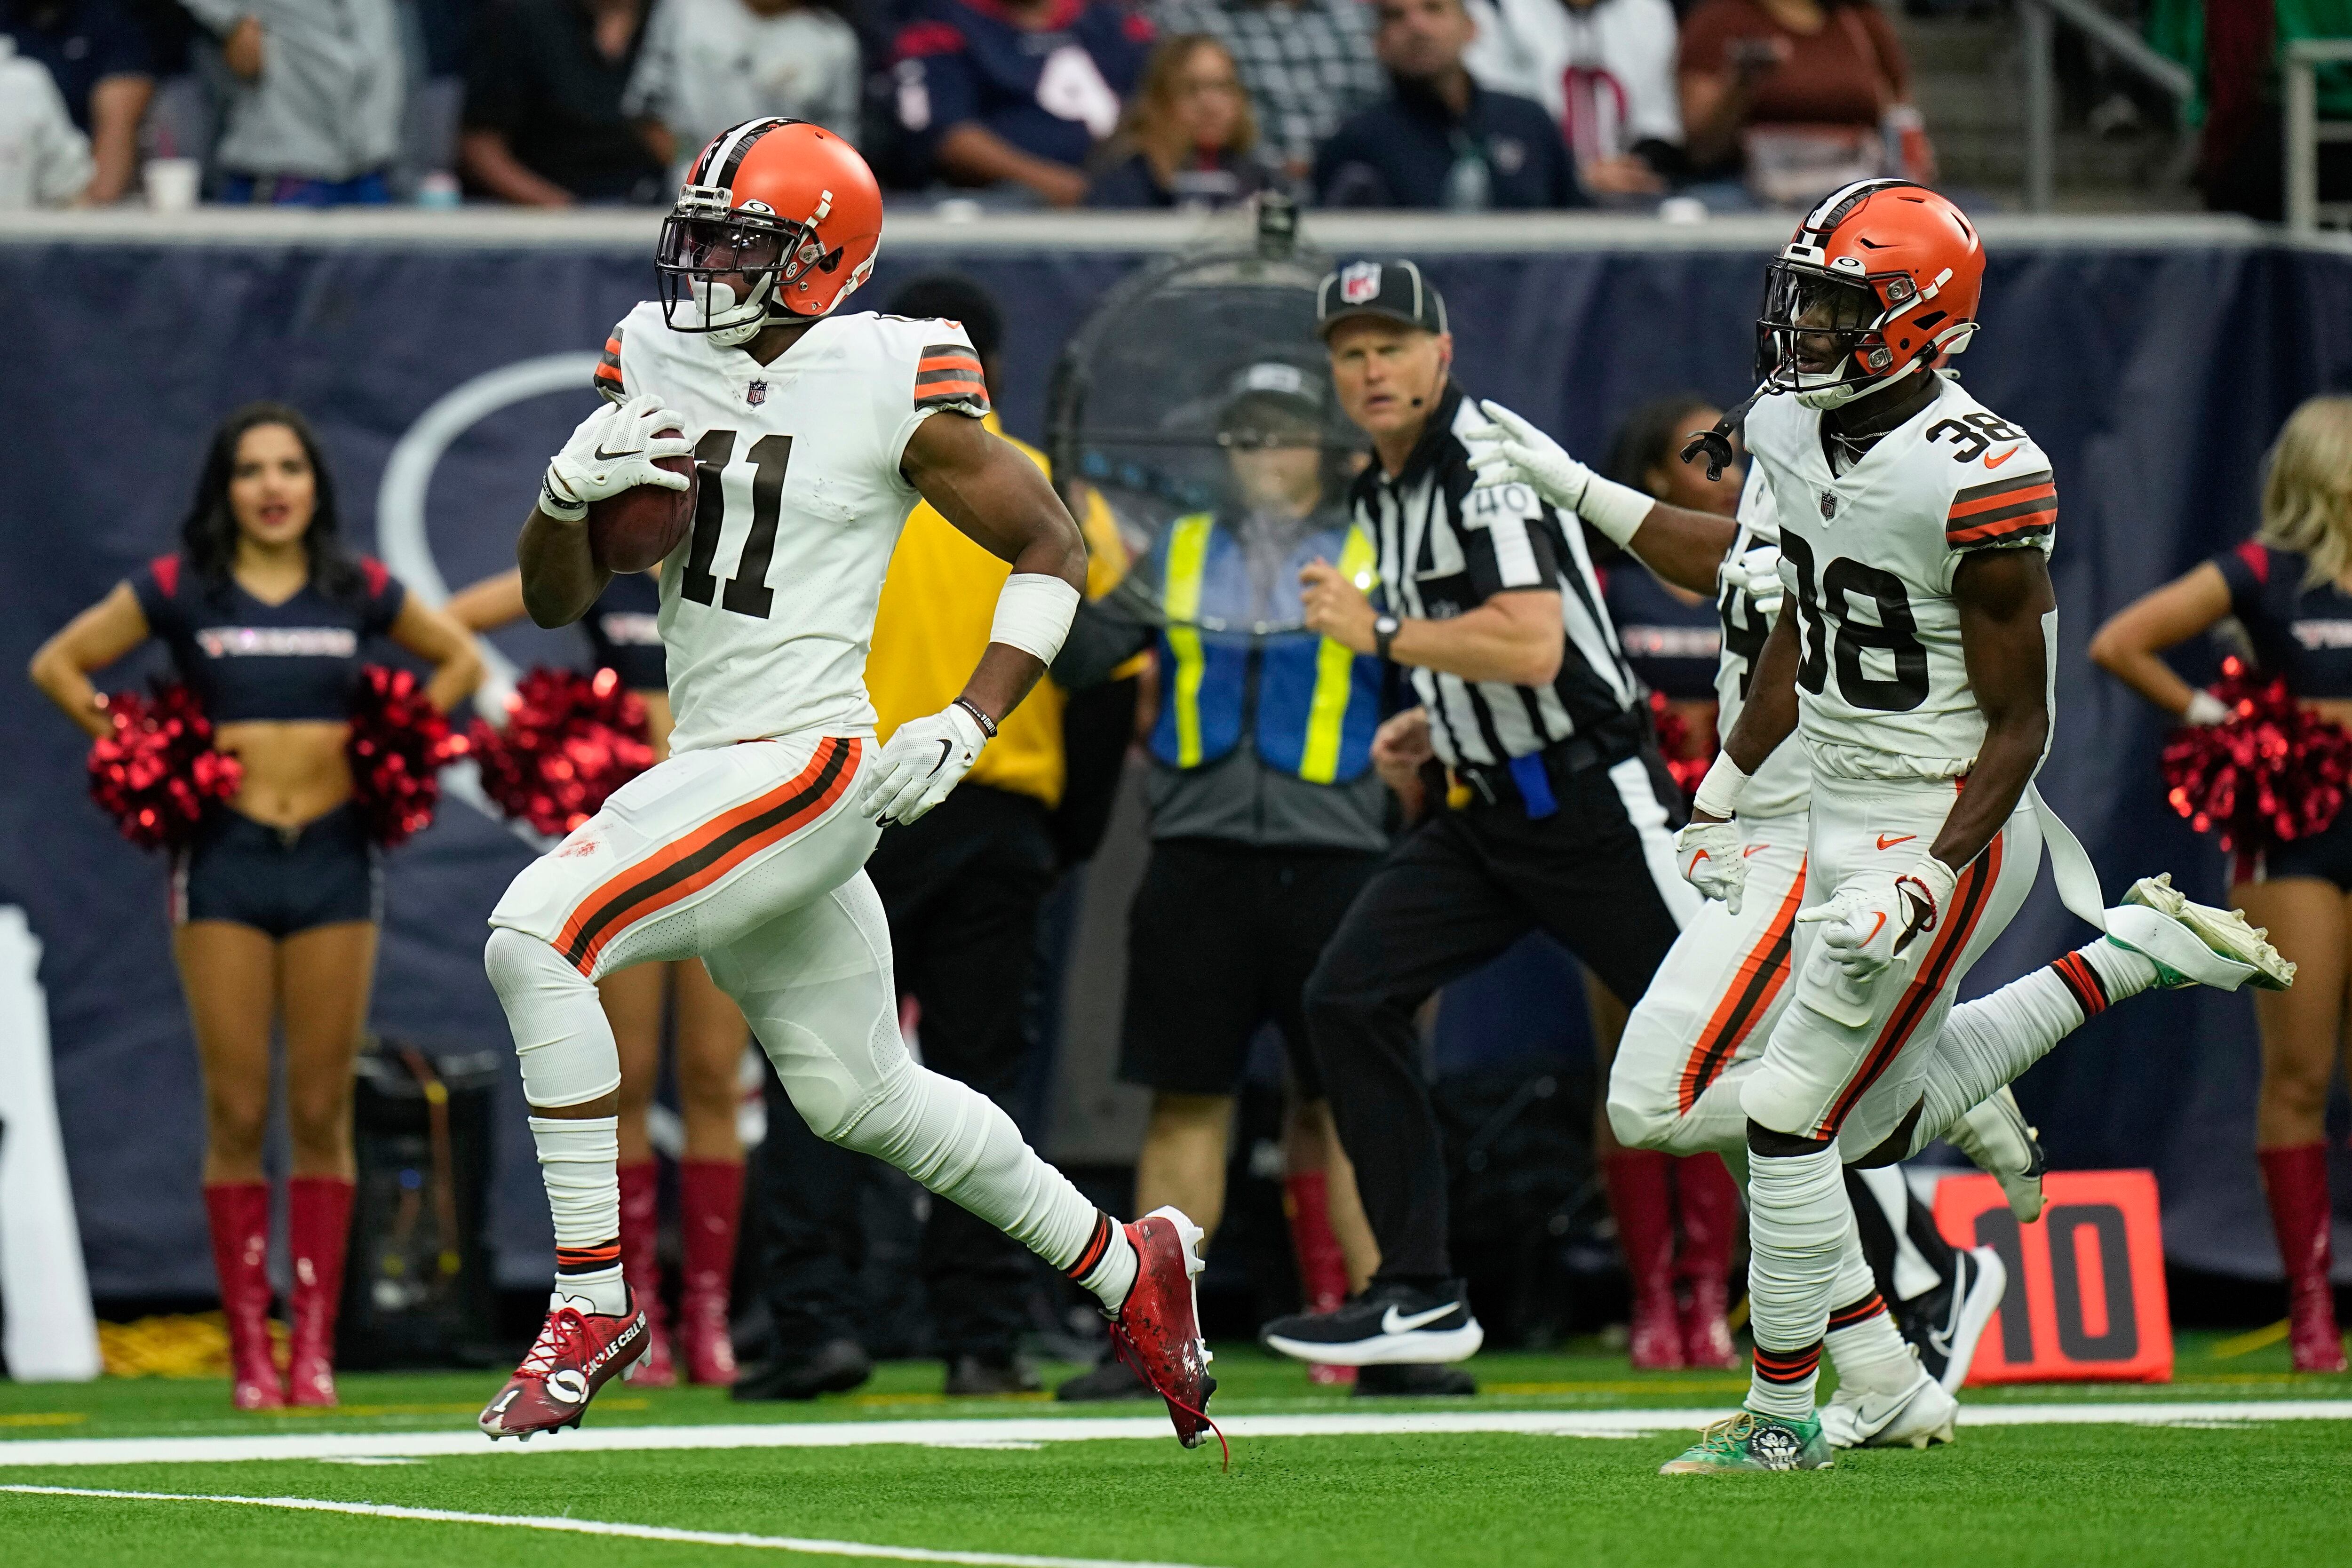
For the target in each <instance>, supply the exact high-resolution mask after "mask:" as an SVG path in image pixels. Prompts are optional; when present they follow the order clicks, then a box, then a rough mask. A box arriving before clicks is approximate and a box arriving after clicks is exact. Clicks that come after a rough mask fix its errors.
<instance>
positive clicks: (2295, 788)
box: [2164, 658, 2352, 853]
mask: <svg viewBox="0 0 2352 1568" xmlns="http://www.w3.org/2000/svg"><path fill="white" fill-rule="evenodd" d="M2212 692H2213V695H2214V696H2215V697H2216V698H2218V699H2220V700H2221V702H2222V703H2224V704H2225V705H2226V706H2227V707H2228V708H2229V709H2230V718H2229V719H2228V720H2227V721H2225V722H2223V723H2220V724H2213V725H2205V726H2190V727H2189V728H2185V729H2180V730H2175V731H2173V732H2172V734H2171V736H2170V738H2168V740H2167V741H2166V742H2165V743H2164V798H2165V799H2166V800H2168V801H2169V802H2170V803H2171V804H2172V809H2173V810H2175V811H2177V812H2179V814H2180V815H2181V816H2185V817H2187V818H2188V819H2189V826H2192V827H2194V828H2196V829H2197V831H2198V832H2200V833H2212V832H2217V831H2218V832H2219V834H2220V836H2221V847H2222V848H2224V849H2235V850H2242V851H2245V852H2249V853H2251V852H2252V851H2256V850H2259V849H2261V848H2263V847H2264V846H2266V845H2271V844H2284V843H2288V842H2291V841H2293V840H2294V839H2298V838H2309V837H2312V836H2313V835H2315V834H2318V833H2325V832H2326V830H2327V828H2328V826H2330V825H2331V824H2332V823H2334V822H2335V820H2336V813H2337V812H2338V811H2339V810H2341V809H2342V808H2343V805H2344V791H2345V787H2346V782H2347V778H2348V777H2352V735H2347V733H2346V732H2345V731H2344V729H2343V728H2342V726H2340V725H2337V724H2333V723H2330V722H2329V721H2326V720H2325V719H2322V718H2321V717H2319V715H2317V714H2316V713H2314V712H2312V711H2311V710H2309V709H2307V708H2305V707H2303V706H2301V705H2300V704H2298V703H2297V702H2296V701H2295V700H2294V698H2293V697H2291V696H2289V695H2288V693H2287V689H2286V682H2285V681H2284V680H2283V679H2280V680H2268V681H2265V680H2263V679H2260V678H2259V677H2257V676H2255V675H2253V674H2252V672H2250V671H2249V670H2248V669H2247V668H2246V667H2245V664H2244V662H2243V661H2242V660H2240V659H2237V658H2226V659H2223V660H2222V661H2221V681H2220V682H2219V683H2218V684H2217V685H2215V686H2214V687H2213V688H2212Z"/></svg>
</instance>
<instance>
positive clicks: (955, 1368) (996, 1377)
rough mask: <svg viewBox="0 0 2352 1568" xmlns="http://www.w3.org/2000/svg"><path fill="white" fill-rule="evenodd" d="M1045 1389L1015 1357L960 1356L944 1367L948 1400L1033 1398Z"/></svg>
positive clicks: (1025, 1364)
mask: <svg viewBox="0 0 2352 1568" xmlns="http://www.w3.org/2000/svg"><path fill="white" fill-rule="evenodd" d="M1044 1387H1045V1382H1044V1380H1043V1379H1041V1378H1039V1377H1038V1375H1037V1369H1036V1368H1035V1367H1034V1366H1031V1365H1030V1364H1029V1363H1027V1362H1025V1361H1023V1360H1022V1359H1021V1358H1020V1357H1019V1356H1013V1355H1007V1356H992V1355H960V1356H957V1357H956V1358H955V1359H954V1360H953V1361H950V1362H949V1363H948V1389H947V1391H948V1396H949V1397H950V1398H957V1399H960V1398H963V1397H965V1396H967V1395H971V1394H1035V1393H1037V1392H1038V1391H1040V1390H1041V1389H1043V1388H1044Z"/></svg>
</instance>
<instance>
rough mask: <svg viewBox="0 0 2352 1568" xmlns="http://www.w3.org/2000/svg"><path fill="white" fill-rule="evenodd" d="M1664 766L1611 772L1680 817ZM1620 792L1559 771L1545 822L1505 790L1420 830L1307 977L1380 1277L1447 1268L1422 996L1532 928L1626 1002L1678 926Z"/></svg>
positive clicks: (1602, 773)
mask: <svg viewBox="0 0 2352 1568" xmlns="http://www.w3.org/2000/svg"><path fill="white" fill-rule="evenodd" d="M1643 762H1644V763H1652V762H1654V758H1644V759H1643ZM1636 773H1638V774H1639V775H1640V777H1639V782H1638V783H1636V782H1635V778H1634V775H1635V774H1636ZM1663 773H1664V768H1663V765H1659V766H1643V767H1640V768H1638V769H1637V768H1621V769H1620V771H1619V776H1620V777H1622V778H1623V779H1624V780H1625V781H1626V783H1625V784H1624V786H1623V787H1625V788H1627V789H1629V790H1636V791H1641V792H1650V793H1651V795H1652V799H1653V800H1654V801H1657V802H1661V803H1667V805H1668V809H1669V810H1678V809H1679V802H1678V801H1675V800H1674V798H1673V797H1672V795H1670V793H1668V792H1671V791H1672V788H1673V785H1672V784H1671V782H1670V781H1664V782H1662V781H1661V779H1660V775H1662V774H1663ZM1620 787H1621V786H1620V783H1619V779H1618V778H1612V774H1611V771H1610V770H1609V769H1608V768H1606V767H1603V766H1601V765H1598V764H1596V765H1594V766H1591V767H1587V768H1584V769H1582V770H1580V771H1579V772H1576V773H1570V774H1566V775H1564V776H1560V777H1557V778H1555V779H1554V780H1553V784H1552V789H1553V793H1554V795H1556V796H1557V797H1558V799H1559V811H1558V812H1557V813H1556V814H1555V815H1553V816H1548V817H1544V818H1542V819H1540V820H1536V821H1530V820H1529V819H1528V816H1527V813H1526V811H1525V810H1524V809H1523V808H1522V807H1521V806H1520V805H1519V804H1518V802H1517V800H1516V799H1505V800H1504V801H1502V802H1500V803H1498V804H1496V805H1475V806H1473V807H1471V808H1470V809H1467V810H1465V811H1458V812H1454V811H1448V812H1443V813H1441V814H1439V815H1438V816H1435V817H1433V818H1432V819H1431V820H1429V821H1427V822H1425V823H1423V825H1422V826H1420V827H1418V828H1416V829H1414V831H1413V832H1412V834H1411V835H1409V836H1408V837H1406V838H1405V839H1404V841H1403V842H1402V843H1401V844H1399V845H1398V846H1397V847H1396V848H1395V849H1394V850H1393V851H1391V854H1390V856H1389V858H1388V859H1387V860H1386V861H1385V862H1383V863H1382V864H1381V868H1380V869H1379V870H1378V871H1376V872H1374V873H1373V875H1372V879H1371V881H1370V883H1369V884H1367V885H1366V887H1365V889H1364V890H1363V892H1362V894H1361V895H1360V896H1359V897H1358V898H1357V900H1356V901H1355V903H1354V905H1353V906H1352V907H1350V908H1349V910H1348V917H1347V919H1346V920H1345V921H1341V922H1340V926H1339V931H1337V932H1336V933H1334V934H1333V936H1332V938H1331V945H1330V946H1329V947H1328V948H1326V949H1325V950H1324V952H1323V960H1322V962H1321V963H1318V964H1317V965H1316V967H1315V973H1314V975H1313V977H1312V978H1311V979H1309V980H1308V982H1307V1031H1308V1033H1309V1034H1310V1035H1311V1036H1312V1037H1313V1039H1314V1042H1315V1054H1316V1058H1317V1060H1318V1062H1319V1063H1320V1065H1321V1067H1322V1069H1323V1084H1324V1089H1325V1090H1326V1092H1327V1093H1328V1094H1329V1096H1330V1099H1331V1111H1332V1115H1333V1118H1334V1120H1335V1121H1337V1122H1338V1124H1339V1142H1341V1144H1343V1145H1344V1146H1345V1147H1346V1149H1347V1151H1348V1157H1349V1159H1350V1160H1352V1161H1353V1162H1355V1166H1356V1188H1357V1191H1358V1192H1359V1193H1360V1194H1361V1195H1362V1197H1363V1200H1364V1213H1365V1215H1366V1217H1367V1218H1368V1219H1370V1222H1371V1227H1372V1234H1373V1236H1374V1237H1376V1238H1377V1239H1378V1240H1379V1242H1380V1244H1381V1271H1380V1276H1379V1277H1380V1279H1382V1280H1384V1281H1392V1282H1398V1283H1409V1284H1415V1285H1430V1284H1434V1283H1436V1282H1439V1281H1442V1280H1444V1279H1451V1278H1452V1277H1453V1275H1454V1268H1453V1264H1452V1260H1451V1258H1450V1257H1449V1255H1448V1249H1447V1243H1446V1190H1445V1189H1446V1180H1445V1156H1444V1147H1443V1145H1442V1143H1441V1142H1440V1140H1439V1136H1438V1129H1437V1119H1436V1116H1435V1115H1434V1114H1433V1111H1432V1110H1431V1108H1430V1100H1429V1084H1428V1078H1427V1074H1426V1072H1425V1071H1424V1069H1423V1060H1422V1049H1421V1039H1420V1035H1419V1032H1418V1031H1417V1030H1416V1029H1415V1027H1414V1024H1413V1015H1414V1014H1415V1012H1417V1011H1418V1010H1419V1009H1420V1007H1421V1005H1422V1004H1423V1002H1425V1001H1427V1000H1428V999H1429V997H1430V994H1432V993H1433V992H1434V991H1436V990H1437V989H1438V987H1440V986H1442V985H1444V984H1447V983H1448V982H1449V981H1454V980H1458V979H1460V978H1461V977H1462V976H1463V975H1465V974H1467V973H1470V972H1471V971H1472V970H1474V969H1476V968H1477V967H1479V966H1480V965H1481V964H1484V963H1486V962H1487V961H1488V960H1490V959H1492V958H1494V957H1495V955H1496V954H1497V953H1499V952H1502V951H1503V950H1504V949H1505V948H1507V947H1508V946H1510V945H1511V943H1513V942H1517V940H1518V939H1519V938H1520V937H1522V936H1524V935H1526V934H1527V932H1528V931H1529V930H1531V929H1534V930H1542V931H1548V932H1549V933H1550V934H1551V935H1552V936H1553V937H1555V938H1557V939H1558V940H1559V942H1560V943H1561V944H1562V945H1563V946H1565V947H1567V948H1568V950H1569V951H1570V952H1573V953H1575V954H1576V955H1577V956H1578V957H1579V958H1580V959H1582V960H1583V961H1584V962H1585V963H1586V964H1588V965H1589V966H1590V967H1591V969H1592V971H1593V973H1596V974H1598V975H1600V976H1601V980H1602V981H1603V982H1604V983H1605V984H1607V985H1608V986H1609V988H1610V989H1611V990H1612V991H1614V992H1615V993H1616V994H1618V995H1619V996H1621V997H1622V998H1624V1000H1625V1001H1626V1002H1627V1003H1629V1004H1630V1003H1632V1002H1633V1001H1634V1000H1635V999H1636V998H1638V997H1639V996H1640V995H1641V994H1642V993H1643V991H1644V990H1646V989H1647V988H1648V986H1649V984H1650V976H1651V975H1652V974H1653V973H1656V971H1657V967H1658V964H1659V963H1660V961H1662V960H1663V959H1664V957H1665V955H1666V950H1667V949H1668V948H1670V947H1672V946H1673V945H1674V942H1675V936H1676V935H1677V934H1679V929H1680V928H1679V927H1678V926H1677V925H1676V923H1675V916H1674V913H1673V911H1672V910H1670V909H1669V908H1668V907H1667V904H1666V901H1665V897H1664V893H1663V892H1662V891H1661V888H1660V884H1659V882H1658V880H1657V875H1658V873H1656V872H1654V870H1653V868H1652V867H1651V864H1650V862H1649V861H1648V859H1647V858H1645V857H1644V855H1643V841H1642V837H1641V834H1640V832H1639V830H1638V829H1637V828H1636V827H1635V826H1634V822H1633V816H1631V815H1630V814H1629V811H1628V807H1627V804H1626V800H1625V797H1624V795H1621V794H1620ZM1645 804H1646V803H1645ZM1664 875H1666V876H1672V875H1673V871H1672V869H1671V868H1667V869H1666V870H1665V872H1664Z"/></svg>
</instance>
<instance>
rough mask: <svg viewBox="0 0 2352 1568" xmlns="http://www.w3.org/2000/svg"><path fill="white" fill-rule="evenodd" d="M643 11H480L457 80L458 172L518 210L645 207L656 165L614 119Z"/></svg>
mask: <svg viewBox="0 0 2352 1568" xmlns="http://www.w3.org/2000/svg"><path fill="white" fill-rule="evenodd" d="M645 24H646V5H645V0H488V4H487V5H485V7H484V9H483V11H482V13H481V16H480V18H479V20H478V25H477V27H476V31H475V34H474V49H473V58H472V59H471V60H470V61H468V62H467V73H466V119H465V130H464V132H463V133H462V134H461V135H460V137H459V139H458V143H457V160H458V165H459V167H460V169H461V170H462V171H463V173H464V174H465V176H466V178H467V181H469V182H470V183H471V184H473V185H474V186H475V187H476V188H477V189H478V190H481V191H484V192H487V193H488V194H489V195H494V196H497V197H499V199H501V200H503V201H509V202H514V203H517V204H519V205H523V206H535V207H561V206H569V205H572V204H573V203H575V202H602V203H614V202H654V201H658V200H660V199H661V197H662V195H663V189H662V176H663V174H664V170H663V167H662V160H661V159H660V158H659V157H657V156H656V155H655V153H654V150H653V149H652V148H651V147H650V146H648V145H647V144H646V139H645V137H644V136H643V135H642V134H641V133H640V132H638V130H637V128H636V127H635V125H633V124H631V123H630V121H629V117H628V116H627V115H626V114H625V113H623V112H622V110H621V98H622V94H623V93H624V92H625V91H626V90H627V88H628V85H629V73H630V71H631V70H632V69H634V68H635V66H636V63H637V46H638V43H639V41H640V40H641V39H642V38H643V37H644V36H645Z"/></svg>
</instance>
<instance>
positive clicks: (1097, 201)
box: [1087, 33, 1266, 207]
mask: <svg viewBox="0 0 2352 1568" xmlns="http://www.w3.org/2000/svg"><path fill="white" fill-rule="evenodd" d="M1256 146H1257V124H1256V122H1255V121H1254V120H1252V119H1251V117H1250V103H1249V95H1248V94H1247V93H1245V92H1244V91H1243V90H1242V81H1241V76H1240V73H1239V72H1237V71H1236V70H1235V69H1234V57H1233V56H1231V55H1230V54H1227V53H1226V52H1225V47H1224V45H1223V44H1221V43H1219V42H1217V40H1216V39H1214V38H1212V37H1209V36H1207V35H1206V34H1204V33H1187V34H1183V35H1181V36H1179V37H1172V38H1168V39H1166V40H1164V41H1163V42H1161V43H1160V46H1159V47H1157V48H1155V49H1153V50H1152V51H1151V58H1150V59H1149V60H1147V61H1146V62H1145V63H1144V67H1143V85H1142V86H1141V87H1139V88H1138V89H1136V93H1135V96H1134V97H1133V98H1132V99H1129V100H1128V105H1127V121H1126V123H1125V125H1123V126H1122V127H1121V128H1120V130H1119V133H1118V135H1117V136H1116V137H1114V138H1112V140H1111V142H1110V145H1109V146H1108V148H1107V149H1106V152H1107V154H1108V158H1109V161H1110V166H1109V167H1108V169H1107V170H1105V171H1104V173H1103V174H1100V175H1099V176H1097V178H1096V180H1095V183H1094V185H1093V188H1092V189H1090V190H1089V191H1088V192H1087V205H1088V206H1093V207H1174V206H1186V207H1222V206H1229V205H1232V204H1233V203H1234V202H1237V201H1239V200H1241V199H1242V198H1243V197H1244V196H1247V195H1251V194H1253V193H1255V192H1256V191H1260V190H1263V189H1265V184H1266V174H1265V167H1264V166H1263V165H1261V164H1260V163H1258V162H1257V161H1256V159H1255V158H1254V157H1252V156H1251V153H1252V152H1253V151H1254V150H1255V148H1256Z"/></svg>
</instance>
